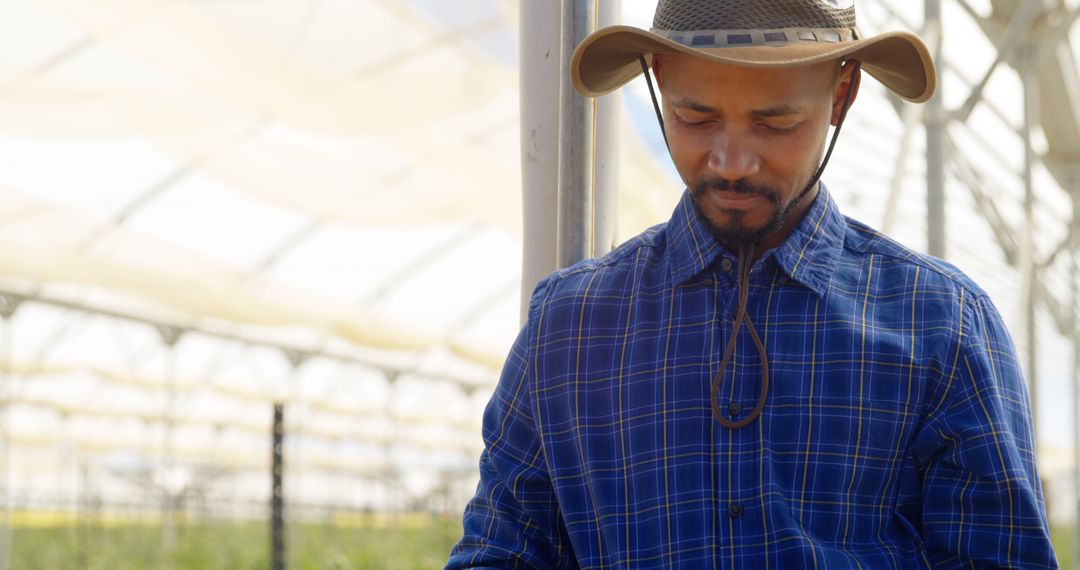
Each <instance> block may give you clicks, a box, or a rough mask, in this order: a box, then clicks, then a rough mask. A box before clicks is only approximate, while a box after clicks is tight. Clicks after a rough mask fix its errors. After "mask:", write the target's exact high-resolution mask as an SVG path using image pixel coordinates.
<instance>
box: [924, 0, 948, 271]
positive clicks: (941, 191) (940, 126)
mask: <svg viewBox="0 0 1080 570" xmlns="http://www.w3.org/2000/svg"><path fill="white" fill-rule="evenodd" d="M924 14H925V15H924V19H925V24H924V25H925V27H926V36H927V37H928V38H930V40H931V45H930V52H931V54H933V56H934V65H935V66H936V67H937V73H938V77H941V76H942V75H943V72H944V68H945V66H944V62H943V61H942V59H943V52H942V32H943V29H942V25H941V0H926V2H925V5H924ZM943 83H944V82H943V81H938V88H937V93H935V94H934V97H933V98H932V99H930V101H928V102H927V103H926V111H925V113H924V114H923V122H924V124H925V126H926V251H927V253H929V254H930V255H933V256H934V257H941V258H944V257H945V255H946V249H945V126H946V121H947V116H946V113H945V103H944V101H945V99H944V97H943V95H942V84H943Z"/></svg>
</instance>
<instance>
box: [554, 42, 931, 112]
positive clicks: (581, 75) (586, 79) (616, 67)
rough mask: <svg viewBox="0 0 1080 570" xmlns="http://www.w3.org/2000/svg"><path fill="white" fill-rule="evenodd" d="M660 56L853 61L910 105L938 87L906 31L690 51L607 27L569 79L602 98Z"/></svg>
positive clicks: (573, 65)
mask: <svg viewBox="0 0 1080 570" xmlns="http://www.w3.org/2000/svg"><path fill="white" fill-rule="evenodd" d="M658 53H683V54H687V55H692V56H696V57H700V58H704V59H707V60H710V61H715V62H718V63H726V64H730V65H740V66H746V67H795V66H802V65H811V64H814V63H819V62H824V61H832V60H838V59H855V60H858V61H859V62H860V63H861V64H862V68H863V69H864V70H866V72H867V73H869V74H870V75H872V76H873V77H874V78H876V79H877V80H878V81H880V82H881V83H882V84H884V85H885V86H886V87H888V88H889V89H890V90H892V91H893V92H894V93H896V94H897V95H899V96H900V97H903V98H904V99H907V100H908V101H911V102H914V103H921V102H923V101H926V100H928V99H930V97H931V96H932V95H933V94H934V89H935V87H936V86H937V75H936V73H935V71H934V61H933V58H932V57H931V56H930V51H929V50H928V49H927V48H926V44H924V43H923V41H922V40H921V39H919V37H918V36H916V35H914V34H912V33H909V32H888V33H884V34H880V35H876V36H873V37H869V38H865V39H858V40H851V41H845V42H838V43H827V42H816V41H807V42H791V43H784V44H777V45H754V46H734V47H723V48H692V47H689V46H685V45H683V44H681V43H678V42H676V41H673V40H670V39H668V38H665V37H663V36H660V35H657V34H654V33H652V32H648V31H645V30H642V29H639V28H635V27H632V26H611V27H607V28H604V29H601V30H598V31H596V32H594V33H593V34H591V35H590V36H588V37H587V38H585V40H584V41H582V42H581V45H579V46H578V47H577V49H576V50H575V51H574V55H573V57H572V58H571V60H570V80H571V81H572V82H573V84H574V88H576V89H577V90H578V92H579V93H581V94H582V95H585V96H587V97H595V96H598V95H603V94H605V93H608V92H610V91H613V90H615V89H617V88H619V87H621V86H623V85H624V84H626V83H627V82H629V81H630V80H631V79H633V78H635V77H637V76H638V75H639V74H640V73H641V64H640V63H639V59H640V58H641V56H643V55H648V54H658ZM646 60H647V61H651V59H650V58H646Z"/></svg>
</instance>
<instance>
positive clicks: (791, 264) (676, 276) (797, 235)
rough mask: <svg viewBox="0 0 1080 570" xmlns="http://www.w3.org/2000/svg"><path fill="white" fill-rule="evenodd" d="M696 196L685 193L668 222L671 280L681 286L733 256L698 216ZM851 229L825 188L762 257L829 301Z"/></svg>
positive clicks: (822, 186)
mask: <svg viewBox="0 0 1080 570" xmlns="http://www.w3.org/2000/svg"><path fill="white" fill-rule="evenodd" d="M692 200H693V198H692V197H691V196H690V191H689V190H686V191H684V192H683V196H682V199H681V200H679V204H678V205H677V206H676V207H675V211H674V212H673V213H672V215H671V219H670V220H669V221H668V223H667V233H668V236H669V265H670V268H671V278H672V281H673V282H674V283H675V284H676V285H681V284H683V283H685V282H686V281H688V280H689V279H690V278H691V277H694V276H695V275H697V274H699V273H701V272H702V271H704V270H705V269H706V268H707V267H709V266H710V265H712V264H713V262H715V261H716V260H717V258H719V257H721V256H723V255H725V254H726V255H732V254H731V253H729V252H728V251H727V250H726V249H724V247H723V246H721V245H720V243H719V242H717V241H716V238H714V237H713V236H712V234H711V233H710V232H709V230H708V228H707V227H706V226H705V224H703V223H702V222H701V220H699V219H698V217H697V215H696V213H695V212H694V204H693V201H692ZM846 227H847V225H846V223H845V222H844V217H843V216H842V215H841V214H840V210H839V208H838V207H837V205H836V203H835V202H834V201H833V199H832V196H830V195H829V192H828V189H826V188H825V184H824V183H822V184H821V187H820V190H819V191H818V195H817V197H816V198H815V199H814V202H813V204H811V206H810V210H809V211H807V212H806V216H804V217H803V219H802V221H800V222H799V224H798V225H797V226H796V227H795V229H794V230H793V231H792V232H791V235H789V236H788V237H787V239H785V240H784V241H783V243H781V244H780V245H779V246H777V247H776V248H774V249H772V250H771V251H769V252H766V254H765V255H764V256H762V260H759V261H758V263H761V262H762V261H764V260H765V259H766V258H768V257H769V256H772V257H773V258H774V259H775V260H776V263H777V265H778V266H779V268H780V270H781V271H783V272H784V273H786V274H787V276H788V278H789V279H791V280H793V281H796V282H798V283H802V284H803V285H806V286H807V287H809V288H810V289H811V290H813V291H814V292H815V293H817V294H818V295H819V296H824V295H825V292H826V290H827V288H828V285H829V280H830V278H831V276H832V271H833V268H834V266H835V264H836V259H837V257H838V256H839V254H840V251H841V250H842V248H843V246H844V232H845V229H846Z"/></svg>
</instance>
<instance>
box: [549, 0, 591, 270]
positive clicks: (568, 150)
mask: <svg viewBox="0 0 1080 570" xmlns="http://www.w3.org/2000/svg"><path fill="white" fill-rule="evenodd" d="M596 4H597V0H563V2H562V35H561V38H562V53H561V56H560V61H561V63H562V65H561V70H560V80H559V85H560V98H559V100H560V102H561V105H562V110H561V113H560V117H559V201H558V203H559V234H558V235H559V238H558V239H559V245H558V250H557V255H556V262H557V263H558V265H559V267H567V266H569V265H573V264H574V263H577V262H578V261H581V260H582V259H585V258H587V257H590V256H591V255H592V245H593V232H592V230H593V227H592V221H593V220H594V219H595V214H594V211H593V208H594V202H593V189H594V188H595V171H594V169H593V162H594V158H595V153H596V147H595V144H596V99H595V98H592V97H589V98H586V97H582V96H581V95H579V94H578V93H577V91H575V90H574V86H573V85H572V84H571V83H570V56H571V55H572V54H573V52H574V48H575V47H577V45H578V44H579V43H581V40H583V39H585V36H587V35H588V34H589V33H590V32H592V31H593V30H595V29H596V12H597V6H596Z"/></svg>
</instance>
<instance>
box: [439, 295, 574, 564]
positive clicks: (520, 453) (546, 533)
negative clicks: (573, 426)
mask: <svg viewBox="0 0 1080 570" xmlns="http://www.w3.org/2000/svg"><path fill="white" fill-rule="evenodd" d="M534 299H535V295H534ZM530 320H532V319H530ZM530 328H531V327H530V325H529V324H526V326H525V328H524V329H523V330H522V332H521V334H519V335H518V338H517V340H516V341H515V342H514V346H513V348H512V349H511V351H510V355H509V356H508V357H507V360H506V364H505V366H504V368H503V371H502V375H501V377H500V379H499V384H498V386H497V387H496V389H495V393H494V394H493V395H492V397H491V400H490V401H489V402H488V405H487V408H486V409H485V411H484V423H483V436H484V451H483V452H482V453H481V455H480V482H479V484H478V485H477V487H476V494H475V495H474V496H473V498H472V499H471V500H470V501H469V503H468V505H467V506H466V508H465V514H464V517H463V523H464V525H463V526H464V535H463V537H462V539H461V541H460V542H458V543H457V545H456V546H454V548H453V550H452V551H451V553H450V560H449V562H448V563H447V565H446V568H447V569H457V568H530V569H531V568H536V569H540V568H576V564H575V563H574V562H573V556H572V553H571V551H570V548H569V541H568V539H567V535H566V530H565V527H564V526H563V525H562V524H561V522H560V520H561V517H560V515H559V510H558V504H557V502H556V500H555V494H554V491H553V488H552V485H551V481H550V479H549V476H548V470H547V464H546V462H545V459H544V454H543V449H542V447H541V441H540V437H539V435H538V432H537V428H536V423H535V422H534V420H533V417H534V415H533V407H532V394H531V393H530V392H531V390H532V389H534V385H533V384H532V383H531V381H530V378H531V374H530V371H531V368H530V359H531V352H532V351H531V348H532V344H533V343H534V342H535V339H534V338H533V337H532V335H531V334H530V332H529V331H530Z"/></svg>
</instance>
